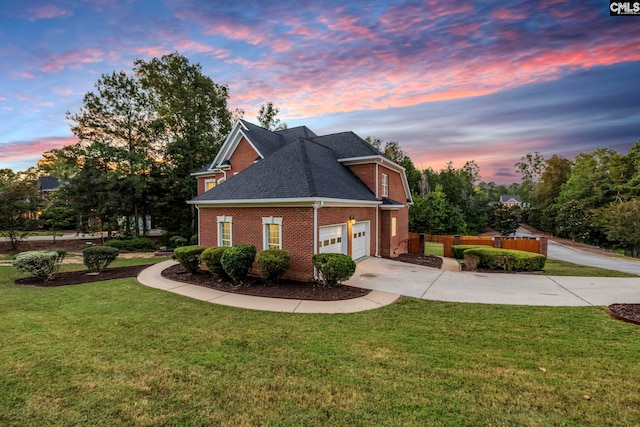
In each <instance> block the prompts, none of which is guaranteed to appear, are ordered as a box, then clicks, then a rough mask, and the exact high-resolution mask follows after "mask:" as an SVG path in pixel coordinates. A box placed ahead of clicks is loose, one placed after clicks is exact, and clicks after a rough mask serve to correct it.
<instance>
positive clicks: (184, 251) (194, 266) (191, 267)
mask: <svg viewBox="0 0 640 427" xmlns="http://www.w3.org/2000/svg"><path fill="white" fill-rule="evenodd" d="M204 250H205V247H204V246H199V245H192V246H181V247H179V248H176V249H175V250H174V251H173V256H174V257H175V259H176V260H177V261H178V262H179V263H180V265H181V266H182V268H184V269H185V271H186V272H187V273H191V274H193V273H195V272H196V271H198V267H200V254H201V253H202V252H203V251H204Z"/></svg>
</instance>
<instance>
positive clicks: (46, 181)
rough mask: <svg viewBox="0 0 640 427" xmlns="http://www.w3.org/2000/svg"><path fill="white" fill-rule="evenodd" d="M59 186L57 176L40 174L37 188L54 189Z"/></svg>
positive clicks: (41, 189)
mask: <svg viewBox="0 0 640 427" xmlns="http://www.w3.org/2000/svg"><path fill="white" fill-rule="evenodd" d="M59 186H60V182H59V181H58V178H54V177H51V176H41V177H40V178H38V183H37V189H38V190H40V191H51V190H56V189H57V188H58V187H59Z"/></svg>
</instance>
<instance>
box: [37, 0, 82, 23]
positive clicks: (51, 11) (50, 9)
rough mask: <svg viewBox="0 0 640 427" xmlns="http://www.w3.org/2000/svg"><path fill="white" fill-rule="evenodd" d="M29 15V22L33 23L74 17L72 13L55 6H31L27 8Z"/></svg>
mask: <svg viewBox="0 0 640 427" xmlns="http://www.w3.org/2000/svg"><path fill="white" fill-rule="evenodd" d="M27 13H28V14H29V18H28V19H29V21H32V22H34V21H38V20H40V19H53V18H60V17H65V16H72V15H73V12H72V11H70V10H65V9H62V8H61V7H59V6H57V5H55V4H43V5H39V6H31V7H29V8H27Z"/></svg>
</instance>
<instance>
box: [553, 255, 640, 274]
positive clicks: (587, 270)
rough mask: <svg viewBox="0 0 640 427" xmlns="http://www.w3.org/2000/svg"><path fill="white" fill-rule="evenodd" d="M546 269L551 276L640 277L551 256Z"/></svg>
mask: <svg viewBox="0 0 640 427" xmlns="http://www.w3.org/2000/svg"><path fill="white" fill-rule="evenodd" d="M544 269H545V271H546V274H547V275H549V276H584V277H638V275H636V274H631V273H625V272H622V271H616V270H609V269H606V268H598V267H589V266H586V265H579V264H573V263H571V262H566V261H560V260H556V259H550V258H547V261H546V263H545V265H544Z"/></svg>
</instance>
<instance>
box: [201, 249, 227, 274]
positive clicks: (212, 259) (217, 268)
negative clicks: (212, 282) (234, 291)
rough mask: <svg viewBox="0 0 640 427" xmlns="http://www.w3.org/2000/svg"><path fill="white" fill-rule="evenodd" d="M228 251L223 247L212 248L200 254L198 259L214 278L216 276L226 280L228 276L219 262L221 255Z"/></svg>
mask: <svg viewBox="0 0 640 427" xmlns="http://www.w3.org/2000/svg"><path fill="white" fill-rule="evenodd" d="M227 249H229V248H228V247H225V246H214V247H212V248H207V249H205V250H204V251H202V253H201V254H200V259H201V260H202V262H204V265H206V266H207V270H209V271H210V272H211V274H213V275H214V276H217V277H219V278H221V279H227V278H229V276H228V275H227V273H226V272H225V271H224V268H223V267H222V263H221V262H220V258H222V254H223V253H224V251H226V250H227Z"/></svg>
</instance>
